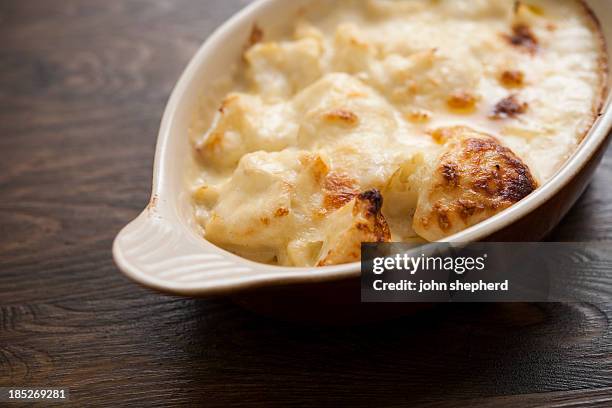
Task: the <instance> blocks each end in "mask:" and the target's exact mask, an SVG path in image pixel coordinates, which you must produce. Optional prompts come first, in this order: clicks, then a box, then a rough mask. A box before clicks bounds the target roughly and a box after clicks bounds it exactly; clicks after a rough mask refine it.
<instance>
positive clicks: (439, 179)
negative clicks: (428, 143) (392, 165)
mask: <svg viewBox="0 0 612 408" xmlns="http://www.w3.org/2000/svg"><path fill="white" fill-rule="evenodd" d="M433 136H434V138H436V139H437V140H440V141H441V142H443V143H444V144H445V151H444V153H443V154H442V155H441V156H440V157H439V159H438V160H437V162H436V163H435V164H434V166H433V171H432V173H431V176H430V179H429V181H428V182H427V183H425V185H424V187H423V188H424V190H423V191H422V192H421V195H420V198H419V202H418V204H417V209H416V213H415V216H414V225H413V227H414V230H415V231H417V233H418V234H419V235H421V236H422V237H424V238H425V239H427V240H429V241H436V240H439V239H442V238H444V237H446V236H448V235H451V234H454V233H456V232H459V231H461V230H463V229H465V228H467V227H469V226H471V225H474V224H476V223H478V222H480V221H483V220H485V219H486V218H489V217H491V216H493V215H495V214H496V213H498V212H500V211H502V210H504V209H505V208H508V207H510V206H511V205H512V204H514V203H516V202H518V201H520V200H521V199H523V198H524V197H526V196H527V195H529V194H530V193H531V192H532V191H534V190H535V189H536V188H537V183H536V181H535V179H534V177H533V176H532V174H531V172H530V170H529V168H528V167H527V165H525V164H524V163H523V162H522V161H521V160H520V159H519V158H518V157H517V156H516V155H515V154H514V153H513V152H512V151H511V150H510V149H509V148H507V147H505V146H503V145H502V144H501V143H500V142H499V141H498V140H497V139H495V138H494V137H492V136H489V135H487V134H484V133H480V132H477V131H475V130H472V129H470V128H468V127H465V126H457V127H450V128H442V129H438V130H436V131H435V132H434V133H433Z"/></svg>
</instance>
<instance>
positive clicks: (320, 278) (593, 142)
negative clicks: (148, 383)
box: [112, 0, 612, 296]
mask: <svg viewBox="0 0 612 408" xmlns="http://www.w3.org/2000/svg"><path fill="white" fill-rule="evenodd" d="M277 1H281V0H257V1H254V2H253V3H251V4H249V5H247V6H246V7H244V8H243V9H242V10H240V11H238V12H237V13H236V14H234V15H233V16H232V17H230V18H229V19H228V20H227V21H226V22H225V23H223V24H222V25H221V26H219V27H218V28H217V29H216V30H215V31H214V32H213V33H212V34H211V35H210V36H209V37H208V39H206V40H205V41H204V43H203V44H202V45H201V46H200V48H199V49H198V51H197V52H196V54H195V55H194V56H193V57H192V58H191V60H190V62H189V63H188V65H187V67H186V68H185V70H184V71H183V72H182V74H181V76H180V78H179V80H178V82H177V84H176V85H175V87H174V89H173V90H172V93H171V95H170V98H169V100H168V103H167V105H166V107H165V109H164V113H163V116H162V121H161V125H160V129H159V133H158V138H157V144H156V149H155V159H154V165H153V182H152V192H151V201H150V203H149V205H148V206H147V208H146V209H145V210H144V211H143V212H142V213H141V214H140V215H139V216H138V217H136V218H135V219H134V220H133V221H132V222H130V223H129V224H128V225H126V226H125V227H124V228H123V229H122V230H121V231H120V232H119V233H118V234H117V237H116V238H115V240H114V242H113V249H112V252H113V258H114V260H115V263H116V264H117V266H118V267H119V269H120V270H121V271H122V272H123V273H124V274H125V275H126V276H127V277H128V278H130V279H132V280H134V281H136V282H137V283H140V284H142V285H144V286H146V287H149V288H152V289H155V290H158V291H162V292H166V293H171V294H178V295H187V296H195V295H200V296H203V295H215V294H225V293H229V292H236V291H242V290H247V289H253V288H257V287H262V286H272V285H275V286H276V285H287V284H297V283H303V284H306V283H318V282H325V281H335V280H341V279H347V278H354V277H357V276H359V274H360V263H359V262H352V263H348V264H341V265H333V266H325V267H285V266H277V265H268V264H262V263H258V262H254V261H251V260H248V259H245V258H242V257H239V256H237V255H234V254H232V253H230V252H228V251H226V250H224V249H222V248H220V247H217V246H214V245H213V244H212V243H210V242H209V241H206V240H205V239H204V238H202V237H195V234H194V232H193V231H188V230H187V228H188V227H187V226H186V225H184V224H183V223H181V222H180V220H179V219H176V217H179V216H178V215H177V214H176V208H174V207H172V204H169V202H170V201H172V200H159V198H160V194H163V190H164V183H165V182H167V178H165V177H164V175H165V174H166V172H168V171H169V170H168V165H167V163H166V161H167V159H168V149H169V145H170V143H171V139H172V137H171V136H172V135H171V129H172V127H173V124H174V121H175V120H177V112H178V110H179V106H180V105H181V103H182V100H183V99H184V98H183V96H184V95H185V93H186V92H187V89H188V87H189V85H190V84H191V83H192V82H193V80H194V77H195V76H196V74H197V72H198V70H199V68H200V67H201V66H202V65H203V63H204V61H206V60H207V59H208V58H211V57H213V56H214V53H215V52H216V50H217V49H218V48H219V47H220V44H221V43H222V42H223V41H225V40H226V37H227V36H228V35H232V34H231V33H232V32H233V31H235V30H236V29H237V28H238V27H241V26H244V25H245V24H248V25H251V24H252V19H251V15H252V14H254V13H255V12H257V11H261V12H265V8H266V7H271V6H272V5H273V4H274V3H275V2H277ZM589 10H591V9H590V8H589ZM592 13H593V16H594V18H595V21H596V22H598V23H599V21H600V19H599V16H597V15H596V14H595V12H592ZM599 24H600V23H599ZM602 39H603V41H604V44H605V42H606V40H608V39H607V38H606V35H605V33H603V32H602ZM609 52H610V51H609V50H608V54H609ZM608 81H609V78H608V80H607V83H608ZM611 130H612V105H611V102H610V97H609V94H605V96H604V100H603V102H602V107H601V109H600V110H599V112H598V114H597V117H596V118H595V121H594V123H593V125H592V126H591V128H590V129H589V131H588V132H587V133H586V135H585V136H584V137H583V139H582V141H581V143H580V144H579V145H578V147H577V148H576V150H575V151H574V152H573V153H572V155H571V156H570V157H569V158H568V159H567V161H566V162H565V163H564V165H563V166H562V167H561V168H560V169H559V170H558V171H557V172H556V173H555V175H554V176H553V177H552V178H551V179H550V180H549V181H548V182H546V183H545V184H544V185H542V186H541V187H539V188H538V189H537V190H536V191H534V192H533V193H532V194H530V195H529V196H528V197H526V198H524V199H523V200H521V201H520V202H518V203H516V204H514V205H512V206H511V207H509V208H507V209H506V210H504V211H502V212H500V213H498V214H496V215H494V216H493V217H491V218H488V219H487V220H484V221H482V222H480V223H478V224H476V225H474V226H471V227H469V228H467V229H465V230H463V231H461V232H458V233H456V234H454V235H452V236H450V237H447V238H446V239H444V240H442V241H444V242H451V243H462V242H472V241H478V240H481V239H483V238H486V237H487V236H490V235H492V234H493V233H495V232H497V231H499V230H502V229H503V228H506V227H508V226H509V225H511V224H513V223H514V222H517V221H519V220H520V219H521V218H523V217H525V216H527V215H528V214H529V213H531V212H533V211H534V210H536V209H537V208H538V207H540V206H541V205H544V204H545V203H546V202H547V201H549V200H550V199H552V198H553V197H554V196H555V195H556V194H557V193H559V192H560V191H561V189H562V188H563V187H565V186H566V185H567V184H568V183H569V182H570V181H571V180H572V179H573V178H574V177H575V176H576V175H577V173H578V172H579V171H580V170H581V169H582V168H583V167H584V166H585V165H586V164H587V163H588V162H589V161H590V160H591V158H592V157H593V155H594V154H595V152H596V151H597V150H598V148H599V147H600V146H601V144H602V143H604V142H605V140H606V138H607V136H608V134H609V133H610V131H611ZM173 199H174V200H178V199H179V198H178V197H175V198H173ZM158 222H159V223H163V224H167V225H166V227H169V228H170V229H172V230H173V232H175V233H178V234H179V238H182V240H184V243H186V244H187V246H188V247H190V248H191V249H190V251H191V252H192V253H193V252H194V251H197V250H198V248H199V250H200V251H201V253H202V255H205V254H216V257H212V258H210V259H214V260H217V259H223V261H225V263H226V264H231V265H232V266H231V267H230V269H228V268H227V267H225V268H226V269H227V271H228V272H230V271H231V272H236V271H238V270H240V271H242V272H240V273H242V275H241V276H239V277H234V278H229V277H227V278H225V279H223V278H218V277H217V278H215V279H209V278H207V277H206V276H205V274H202V273H201V275H202V276H203V278H202V279H201V280H200V281H197V282H189V283H184V282H179V281H177V280H172V279H163V278H160V277H158V276H155V275H153V274H152V273H151V272H150V270H147V268H146V267H143V266H142V265H139V264H138V263H137V262H135V260H134V249H135V248H133V245H132V247H130V246H129V245H128V244H126V243H125V242H124V241H125V240H122V238H125V236H126V235H127V234H128V233H132V234H133V233H134V232H133V231H130V227H131V229H136V230H139V229H147V230H148V231H149V232H150V231H151V228H152V224H153V223H158ZM194 237H195V238H197V241H199V242H196V240H194ZM205 244H207V245H205ZM166 255H167V258H164V259H163V262H164V263H166V264H168V265H169V266H168V268H177V270H180V269H185V266H184V265H182V263H183V262H184V261H186V258H185V256H183V257H181V259H178V258H177V262H176V264H174V265H172V263H171V262H170V263H168V262H167V261H168V260H170V261H171V260H172V259H173V257H174V254H172V253H167V254H166ZM195 256H196V254H194V255H193V256H192V257H191V258H192V259H196V258H195ZM160 262H161V261H160ZM158 263H159V262H158ZM201 267H202V270H203V271H204V272H206V273H213V272H218V271H219V269H218V268H217V269H215V268H214V267H212V268H211V267H208V266H207V265H206V264H202V265H201Z"/></svg>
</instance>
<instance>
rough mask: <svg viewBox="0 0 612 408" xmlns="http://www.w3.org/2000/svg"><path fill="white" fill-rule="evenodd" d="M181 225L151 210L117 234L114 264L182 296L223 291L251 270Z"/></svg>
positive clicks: (150, 284)
mask: <svg viewBox="0 0 612 408" xmlns="http://www.w3.org/2000/svg"><path fill="white" fill-rule="evenodd" d="M183 229H184V227H183V226H182V225H181V224H178V223H176V222H171V221H170V220H167V219H165V218H164V217H162V216H160V215H159V214H158V213H157V212H156V211H154V210H151V209H150V208H148V209H146V210H145V211H143V212H142V213H141V214H140V215H139V216H138V217H137V218H136V219H135V220H134V221H132V222H131V223H129V224H128V225H127V226H126V227H125V228H124V229H123V230H122V231H121V232H120V233H119V234H118V235H117V238H116V239H115V242H114V244H113V256H114V258H115V262H117V264H118V265H119V266H120V268H121V269H122V270H124V271H125V273H126V274H127V276H128V277H130V278H131V279H133V280H135V281H137V282H139V283H141V284H143V285H145V286H148V287H150V288H153V289H157V290H162V291H171V292H173V293H176V294H184V295H192V294H200V295H201V294H202V293H203V292H207V293H213V292H218V291H219V292H221V291H223V290H224V288H225V287H226V286H228V285H231V284H233V281H234V279H239V278H241V277H244V275H245V273H246V274H248V273H250V272H252V268H251V267H249V266H248V265H245V264H243V263H241V262H239V261H238V260H237V259H236V257H234V256H233V255H230V254H226V253H223V252H221V251H219V249H218V248H215V247H213V246H212V244H210V243H208V242H206V241H204V240H202V239H201V238H199V237H196V236H195V234H192V233H189V232H188V231H184V230H183Z"/></svg>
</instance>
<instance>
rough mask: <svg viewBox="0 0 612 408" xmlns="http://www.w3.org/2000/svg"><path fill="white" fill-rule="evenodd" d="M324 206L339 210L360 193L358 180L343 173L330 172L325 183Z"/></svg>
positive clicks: (328, 208) (326, 208)
mask: <svg viewBox="0 0 612 408" xmlns="http://www.w3.org/2000/svg"><path fill="white" fill-rule="evenodd" d="M323 192H324V198H323V207H324V209H325V210H337V209H338V208H340V207H342V206H344V205H345V204H346V203H348V202H349V201H351V200H352V199H353V197H355V196H356V195H357V194H358V193H359V190H358V187H357V182H356V181H355V180H354V179H352V178H351V177H349V176H348V175H346V174H343V173H330V174H328V175H327V177H326V178H325V181H324V184H323Z"/></svg>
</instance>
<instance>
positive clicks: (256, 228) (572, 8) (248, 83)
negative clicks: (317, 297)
mask: <svg viewBox="0 0 612 408" xmlns="http://www.w3.org/2000/svg"><path fill="white" fill-rule="evenodd" d="M332 3H333V5H330V2H321V3H319V2H314V3H313V5H312V7H310V8H308V9H305V10H302V12H301V13H300V15H299V16H298V17H296V21H295V23H294V24H293V27H292V29H291V30H290V32H289V33H288V34H285V35H278V36H273V37H272V38H270V36H269V35H268V34H267V32H266V29H265V27H263V32H262V31H261V30H260V29H256V30H255V31H254V35H253V36H252V39H254V41H255V42H256V43H255V44H251V46H250V47H248V49H246V51H245V54H244V61H243V62H242V66H241V67H240V68H239V70H238V71H239V74H238V75H237V77H236V80H235V83H234V86H233V88H234V89H233V90H232V91H231V92H230V93H229V94H227V95H226V96H225V98H224V99H223V103H222V105H221V107H220V108H219V109H218V111H217V112H216V114H215V115H214V118H213V119H212V120H211V121H209V122H210V123H206V121H204V122H205V126H201V125H200V126H199V127H198V126H195V128H196V137H195V143H194V144H195V150H196V152H197V156H198V158H199V159H200V162H201V169H200V174H199V176H198V177H197V180H196V181H195V182H194V184H195V187H194V201H195V211H196V218H197V220H198V222H199V224H200V225H201V227H202V231H203V233H204V235H205V237H206V239H208V240H210V241H211V242H213V243H215V244H217V245H219V246H221V247H224V248H226V249H229V250H231V251H233V252H235V253H237V254H239V255H242V256H245V257H247V258H250V259H254V260H257V261H261V262H268V263H275V264H280V265H291V266H311V265H330V264H335V263H342V262H350V261H356V260H358V259H359V244H360V243H361V242H372V241H389V240H395V241H418V240H423V239H426V240H439V239H443V238H444V237H446V236H448V235H450V234H452V233H454V232H458V231H460V230H461V229H463V228H466V227H468V226H470V225H473V224H475V223H477V222H480V221H482V220H483V219H485V218H487V217H489V216H491V215H494V214H495V213H497V212H499V211H501V210H503V209H504V208H507V207H508V206H510V205H512V204H513V203H515V202H517V201H519V200H520V199H522V198H523V197H524V196H526V195H528V194H529V193H530V192H531V191H532V190H533V189H535V188H537V186H538V185H541V184H542V183H544V182H546V180H548V179H549V178H550V177H551V176H552V175H553V174H554V173H555V172H556V171H557V170H558V169H559V167H560V166H561V165H562V164H563V163H564V161H565V160H566V159H567V158H568V157H569V155H570V154H571V153H572V152H573V150H574V149H575V147H576V146H577V144H578V143H579V142H580V140H581V138H582V137H583V136H584V134H585V133H586V132H587V130H588V129H589V128H590V126H591V125H592V123H593V121H594V117H595V115H596V113H597V109H598V107H599V105H600V103H601V101H602V98H603V89H604V88H605V85H604V84H605V80H606V79H605V74H604V72H605V58H604V55H605V53H604V51H605V50H604V45H603V42H602V39H601V36H600V33H599V31H598V27H597V25H596V23H595V22H594V21H593V20H592V17H591V16H590V14H589V13H588V10H587V9H586V7H585V6H584V5H583V4H582V3H580V2H578V1H573V0H566V1H556V0H529V1H511V0H363V1H358V0H354V1H342V2H332ZM262 36H263V40H261V37H262ZM258 40H261V41H258ZM197 130H199V131H197Z"/></svg>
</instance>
